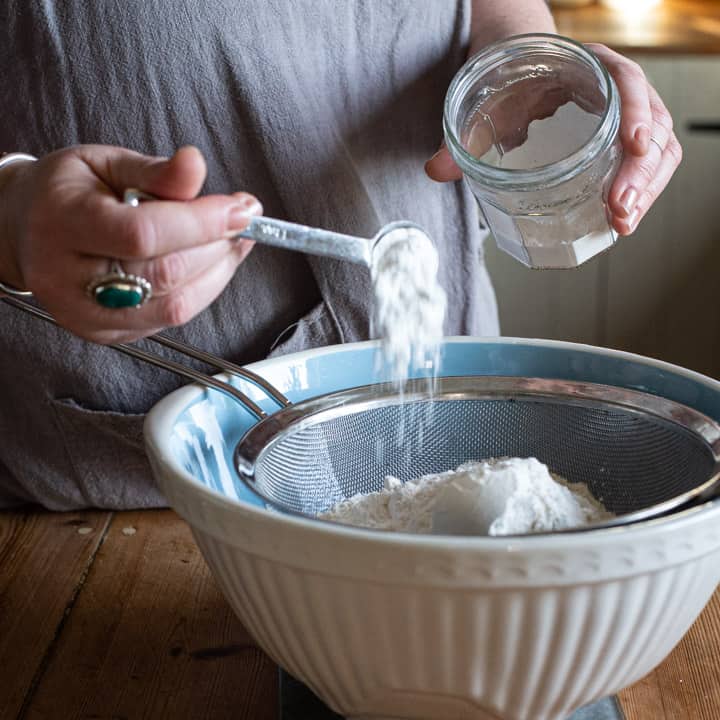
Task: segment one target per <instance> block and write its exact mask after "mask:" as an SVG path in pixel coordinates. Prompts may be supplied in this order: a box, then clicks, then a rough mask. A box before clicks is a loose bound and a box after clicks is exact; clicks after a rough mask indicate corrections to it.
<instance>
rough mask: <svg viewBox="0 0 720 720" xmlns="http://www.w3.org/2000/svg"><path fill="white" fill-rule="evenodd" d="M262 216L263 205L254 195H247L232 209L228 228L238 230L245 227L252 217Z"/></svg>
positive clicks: (229, 214)
mask: <svg viewBox="0 0 720 720" xmlns="http://www.w3.org/2000/svg"><path fill="white" fill-rule="evenodd" d="M261 214H262V205H261V204H260V203H259V202H258V200H257V199H256V198H254V197H253V196H252V195H247V196H246V197H244V198H241V199H240V200H239V201H238V202H237V203H236V204H235V205H232V206H231V207H230V211H229V213H228V228H229V229H236V228H240V227H245V226H246V225H247V224H248V221H249V220H250V218H251V217H253V216H254V215H261Z"/></svg>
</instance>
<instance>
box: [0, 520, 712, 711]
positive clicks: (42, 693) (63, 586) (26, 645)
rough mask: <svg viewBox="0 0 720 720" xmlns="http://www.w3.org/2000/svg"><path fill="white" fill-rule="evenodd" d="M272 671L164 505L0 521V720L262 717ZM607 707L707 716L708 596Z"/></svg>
mask: <svg viewBox="0 0 720 720" xmlns="http://www.w3.org/2000/svg"><path fill="white" fill-rule="evenodd" d="M277 675H278V671H277V668H276V666H275V665H274V664H273V663H272V662H271V661H270V660H269V659H268V658H267V656H266V655H265V654H264V653H263V652H262V651H261V650H260V649H259V648H258V647H257V646H256V645H255V643H254V642H253V640H252V638H251V637H250V636H249V635H248V633H247V632H246V631H245V629H244V628H243V627H242V625H241V624H240V623H239V621H238V620H237V619H236V618H235V617H234V615H233V614H232V612H231V610H230V609H229V607H228V606H227V604H226V602H225V601H224V599H223V597H222V596H221V594H220V592H219V590H218V588H217V586H216V585H215V583H214V581H213V579H212V578H211V576H210V573H209V571H208V570H207V568H206V566H205V564H204V562H203V559H202V557H201V555H200V553H199V551H198V549H197V547H196V546H195V544H194V542H193V540H192V537H191V535H190V531H189V529H188V527H187V525H186V524H185V523H184V522H183V521H182V520H180V519H179V518H178V517H177V516H176V515H175V514H174V513H173V512H172V511H169V510H164V511H151V512H127V513H109V512H83V513H65V514H53V513H43V512H8V513H0V718H2V720H12V719H13V718H18V719H22V720H56V719H57V720H74V719H77V720H80V719H82V720H135V718H143V719H145V718H147V719H148V720H150V719H152V720H155V719H160V718H174V719H175V720H190V719H192V720H203V719H204V718H207V719H210V718H212V719H213V720H224V719H225V718H233V720H240V719H247V720H250V719H252V720H276V719H277V717H278V700H277V694H278V693H277ZM621 703H622V706H623V709H624V712H625V714H626V716H627V720H717V719H718V718H720V594H716V595H715V597H714V598H713V601H712V602H711V603H710V605H709V606H708V607H707V608H706V610H705V612H704V613H703V615H702V616H701V617H700V619H699V620H698V622H697V623H696V624H695V626H694V627H693V628H692V630H691V631H690V632H689V634H688V635H687V636H686V637H685V639H684V640H683V642H682V643H681V644H680V645H679V646H678V647H677V648H676V650H675V651H674V652H673V654H672V655H671V656H670V657H669V658H668V659H667V660H666V661H665V662H664V663H663V664H662V665H661V666H660V667H659V668H658V669H657V670H656V671H655V672H653V673H652V674H651V675H649V676H648V677H647V678H645V679H644V680H643V681H641V682H640V683H638V684H637V685H635V686H634V687H632V688H630V689H629V690H626V691H625V692H623V693H622V694H621ZM448 720H451V719H450V718H449V719H448Z"/></svg>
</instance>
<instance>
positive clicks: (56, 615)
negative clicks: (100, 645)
mask: <svg viewBox="0 0 720 720" xmlns="http://www.w3.org/2000/svg"><path fill="white" fill-rule="evenodd" d="M109 520H110V513H106V512H91V513H87V512H86V513H82V515H78V514H75V513H62V514H53V513H43V512H4V513H0V677H1V678H2V682H0V718H14V717H16V716H17V715H18V713H20V711H21V708H22V706H23V703H24V701H25V698H26V696H27V695H28V693H29V692H30V690H31V689H32V686H33V683H34V682H35V680H36V678H37V677H38V676H39V675H40V674H41V673H42V670H43V661H44V658H45V657H46V655H47V652H48V651H49V649H50V647H51V646H52V644H53V642H54V641H55V638H56V636H57V634H58V633H59V632H60V629H61V627H62V624H63V621H64V619H65V617H66V612H68V611H69V608H70V607H71V606H72V602H73V600H74V598H75V597H76V595H77V592H78V590H79V588H80V586H81V584H82V580H83V577H84V575H85V573H86V571H87V569H88V567H89V565H90V563H91V562H92V558H93V555H94V553H95V552H96V550H97V548H98V546H99V544H100V542H101V540H102V537H103V534H104V533H105V530H106V528H107V524H108V522H109Z"/></svg>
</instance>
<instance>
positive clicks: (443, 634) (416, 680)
mask: <svg viewBox="0 0 720 720" xmlns="http://www.w3.org/2000/svg"><path fill="white" fill-rule="evenodd" d="M195 536H196V540H197V542H198V545H199V547H200V548H201V550H202V552H203V554H204V556H205V558H206V560H207V562H208V564H209V566H210V568H211V569H212V571H213V573H214V576H215V578H216V579H217V580H218V582H219V583H220V585H221V587H222V589H223V591H224V593H225V595H226V597H227V599H228V600H229V602H230V603H231V605H232V607H233V608H234V610H235V612H236V613H237V614H238V616H239V617H240V619H241V621H242V622H243V623H244V624H245V626H246V627H247V628H248V629H249V630H250V631H251V632H252V633H253V635H254V636H255V638H256V639H257V641H258V642H259V643H260V645H261V646H262V647H263V648H264V649H265V650H266V652H267V653H268V654H269V655H270V656H271V657H272V658H273V659H274V660H275V661H277V662H278V663H279V664H280V665H282V666H283V667H284V668H286V669H287V670H288V671H289V672H290V673H291V674H293V675H294V676H296V677H297V678H298V679H300V680H302V681H303V682H304V683H306V684H307V685H308V686H309V687H310V688H312V689H313V691H314V692H315V693H316V694H317V695H318V696H319V697H320V698H322V699H323V700H324V701H325V702H326V703H327V704H328V705H329V706H330V707H332V708H333V709H334V710H335V711H336V712H339V713H341V714H343V715H345V716H347V717H351V718H417V719H418V720H420V719H422V720H448V718H453V720H491V719H497V718H502V719H503V720H564V719H565V718H567V717H568V715H570V714H571V713H572V712H573V711H574V710H575V709H577V708H578V707H580V706H582V705H585V704H587V703H590V702H592V701H594V700H596V699H598V698H601V697H604V696H606V695H609V694H612V693H615V692H617V691H618V690H620V689H622V688H623V687H625V686H627V685H629V684H631V683H633V682H634V681H636V680H637V679H639V678H640V677H642V676H643V675H645V674H646V673H648V672H649V671H650V670H651V669H652V668H653V667H655V665H657V664H658V663H659V662H660V661H661V660H662V659H663V658H664V657H665V656H666V655H667V654H668V653H669V652H670V650H671V649H672V648H673V647H674V645H675V644H676V643H677V642H678V641H679V640H680V638H681V637H682V636H683V634H684V633H685V632H686V631H687V629H688V628H689V627H690V625H691V624H692V622H693V621H694V620H695V618H696V617H697V615H698V614H699V612H700V611H701V610H702V608H703V607H704V605H705V603H706V602H707V601H708V599H709V597H710V595H711V594H712V592H713V590H714V589H715V586H716V584H717V582H718V565H719V563H718V558H717V553H713V554H710V555H704V556H701V557H699V558H697V559H696V560H694V561H692V562H686V563H683V564H680V565H675V566H671V567H668V568H667V569H665V570H661V571H655V572H652V573H647V574H639V575H635V576H629V577H625V578H622V579H619V580H614V581H610V582H593V583H582V584H578V585H563V586H559V587H551V586H548V587H531V588H526V587H515V588H506V589H503V588H502V587H496V586H494V584H492V585H493V586H492V587H488V588H487V589H482V588H479V587H477V586H472V585H469V586H468V587H467V588H462V586H460V587H452V588H444V587H433V586H432V584H431V583H428V584H427V585H418V584H415V583H410V584H403V583H390V584H386V583H384V582H383V581H382V578H380V577H378V578H377V581H376V582H369V581H367V580H366V579H364V578H355V579H354V578H348V577H343V576H342V574H339V575H336V574H333V573H320V572H316V571H308V570H306V569H303V568H299V567H293V566H291V565H285V564H283V563H280V562H277V561H275V560H269V559H266V558H263V557H260V556H258V555H255V554H252V553H250V552H247V551H245V550H243V549H240V548H238V547H234V546H233V545H231V544H227V543H223V542H222V541H219V540H217V539H216V538H215V537H213V536H212V535H210V534H208V533H204V532H201V531H197V530H196V531H195Z"/></svg>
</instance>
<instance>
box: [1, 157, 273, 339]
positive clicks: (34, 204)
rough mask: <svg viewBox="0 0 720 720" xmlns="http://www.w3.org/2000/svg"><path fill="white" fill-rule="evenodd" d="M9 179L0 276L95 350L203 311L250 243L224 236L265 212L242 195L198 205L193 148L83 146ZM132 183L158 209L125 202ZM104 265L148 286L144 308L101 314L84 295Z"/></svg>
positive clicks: (199, 162) (200, 178)
mask: <svg viewBox="0 0 720 720" xmlns="http://www.w3.org/2000/svg"><path fill="white" fill-rule="evenodd" d="M6 171H7V172H10V171H12V175H10V176H9V177H8V178H7V179H6V181H5V182H4V183H3V187H2V193H0V199H1V200H2V206H1V207H0V214H1V215H2V220H3V221H4V224H3V225H2V227H3V228H4V229H5V232H3V233H2V235H3V236H4V237H0V280H2V281H3V282H5V283H7V284H11V285H14V286H16V287H22V288H26V289H29V290H31V291H32V292H33V294H34V295H35V297H36V298H37V299H38V301H39V302H40V303H41V304H42V305H43V307H44V308H45V309H47V311H48V312H50V313H51V314H52V315H53V316H54V317H55V319H56V320H57V321H58V323H60V324H61V325H62V326H64V327H65V328H67V329H68V330H71V331H72V332H74V333H75V334H76V335H79V336H80V337H83V338H85V339H87V340H91V341H93V342H98V343H112V342H126V341H130V340H135V339H137V338H140V337H145V336H147V335H150V334H152V333H155V332H157V331H159V330H161V329H162V328H164V327H167V326H171V325H181V324H183V323H185V322H187V321H188V320H190V319H191V318H192V317H193V316H195V315H196V314H197V313H199V312H200V311H201V310H203V309H204V308H206V307H207V306H208V305H209V304H210V303H211V302H212V301H213V300H214V299H215V298H216V297H217V296H218V295H219V294H220V292H221V291H222V290H223V288H224V287H225V285H226V284H227V283H228V281H229V280H230V278H231V277H232V275H233V273H234V272H235V270H236V268H237V266H238V265H239V264H240V263H241V262H242V261H243V260H244V259H245V257H246V256H247V254H248V253H249V252H250V250H251V248H252V245H253V243H252V242H251V241H249V240H248V241H245V240H243V241H240V242H238V241H231V240H227V239H223V236H224V235H225V234H226V233H227V232H228V231H231V230H235V231H238V230H242V229H244V228H245V227H247V225H248V223H249V222H250V218H251V216H252V215H259V214H260V213H261V212H262V207H261V205H260V203H259V202H258V201H257V199H256V198H254V197H253V196H252V195H249V194H247V193H236V194H234V195H227V196H223V195H214V196H207V197H202V198H198V197H197V195H198V193H199V192H200V188H201V187H202V184H203V182H204V180H205V173H206V168H205V161H204V160H203V157H202V155H201V154H200V152H199V151H198V150H197V149H196V148H192V147H185V148H181V149H180V150H178V152H177V153H176V154H175V155H174V156H173V157H172V158H169V159H164V158H153V157H148V156H145V155H140V154H138V153H135V152H132V151H130V150H125V149H123V148H116V147H109V146H101V145H84V146H79V147H75V148H70V149H65V150H60V151H58V152H55V153H52V154H50V155H47V156H46V157H44V158H42V159H41V160H39V161H38V162H35V163H27V164H22V165H21V164H19V163H18V164H14V165H11V166H8V167H7V168H5V169H3V170H2V171H0V180H1V179H2V177H1V175H2V173H4V172H6ZM130 187H132V188H138V189H140V190H142V191H143V192H146V193H150V194H152V195H154V196H156V197H157V198H158V201H155V202H147V203H142V204H141V205H140V206H139V207H131V206H129V205H126V204H124V203H123V202H122V200H121V199H120V198H121V197H122V194H123V192H124V190H125V189H126V188H130ZM112 260H118V261H119V262H120V263H121V266H122V269H123V270H124V271H125V272H126V273H128V274H133V275H139V276H142V277H144V278H146V279H147V280H149V281H150V283H151V284H152V297H151V298H150V300H149V301H148V302H147V303H146V304H145V305H143V306H142V307H140V308H123V309H109V308H105V307H102V306H101V305H99V304H98V303H96V302H95V301H94V300H93V299H92V298H91V297H89V296H88V294H87V292H86V288H87V286H88V284H89V283H91V282H92V281H93V279H95V278H97V277H100V276H102V275H104V274H106V273H108V272H109V271H110V263H111V261H112Z"/></svg>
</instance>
